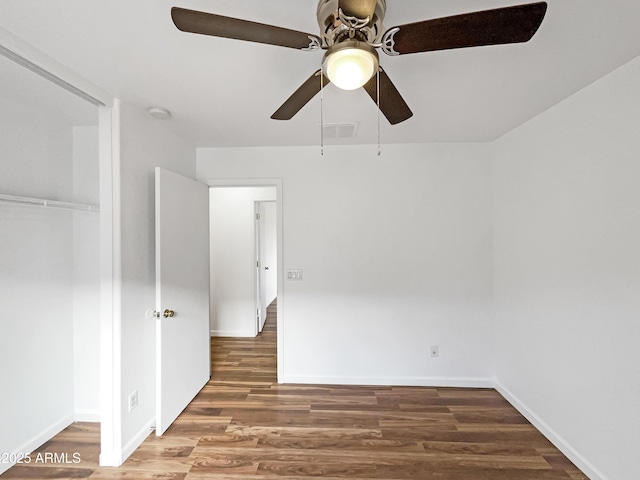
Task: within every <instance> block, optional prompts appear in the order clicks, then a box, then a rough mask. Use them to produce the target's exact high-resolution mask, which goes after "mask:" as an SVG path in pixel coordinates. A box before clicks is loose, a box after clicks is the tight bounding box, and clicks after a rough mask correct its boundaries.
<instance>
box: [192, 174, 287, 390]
mask: <svg viewBox="0 0 640 480" xmlns="http://www.w3.org/2000/svg"><path fill="white" fill-rule="evenodd" d="M198 181H200V182H203V183H206V184H207V185H209V187H210V188H211V187H213V188H215V187H275V188H276V201H275V202H276V234H277V239H276V243H277V246H278V248H277V250H278V277H277V278H278V282H277V283H278V292H277V297H276V301H277V305H278V308H277V329H278V335H277V343H276V345H277V351H278V354H277V356H278V366H277V372H278V383H282V379H283V378H284V372H283V366H284V338H285V337H284V310H285V308H284V306H285V288H284V255H283V247H282V245H283V235H282V232H283V214H282V178H231V179H220V178H198ZM254 290H255V286H254Z"/></svg>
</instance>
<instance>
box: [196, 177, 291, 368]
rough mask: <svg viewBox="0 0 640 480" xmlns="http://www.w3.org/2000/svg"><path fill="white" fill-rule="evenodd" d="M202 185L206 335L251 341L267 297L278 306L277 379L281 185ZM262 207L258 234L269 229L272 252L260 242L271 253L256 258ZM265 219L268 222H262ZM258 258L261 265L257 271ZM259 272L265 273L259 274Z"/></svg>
mask: <svg viewBox="0 0 640 480" xmlns="http://www.w3.org/2000/svg"><path fill="white" fill-rule="evenodd" d="M205 181H206V180H205ZM207 183H208V184H209V186H210V190H209V191H210V204H209V208H210V239H211V250H210V259H211V266H210V270H211V291H210V299H211V300H210V322H211V336H212V337H255V336H256V335H258V333H259V332H260V330H261V327H262V325H263V324H264V321H263V317H264V319H266V315H267V307H268V303H267V302H268V300H267V298H269V300H271V298H270V296H274V298H275V300H276V303H277V305H278V308H277V312H276V317H277V319H276V324H277V342H276V344H277V358H278V362H277V371H278V378H279V379H280V378H282V371H281V369H282V353H283V329H282V324H283V312H284V308H283V307H284V295H283V293H284V292H283V276H282V271H283V269H282V204H281V201H280V199H281V198H282V181H281V180H280V179H267V180H255V179H251V180H209V181H207ZM263 203H264V205H262V206H261V204H263ZM262 207H264V209H265V211H266V213H265V217H266V219H267V221H268V222H269V223H270V225H271V226H270V227H267V226H266V225H265V226H264V227H263V230H267V229H269V228H270V229H272V230H275V232H273V233H274V234H273V236H272V237H270V238H271V239H272V240H270V241H271V242H273V243H275V248H269V240H266V243H265V240H263V241H262V242H261V243H262V244H263V247H267V248H268V249H269V250H270V251H271V252H272V253H271V254H267V253H266V252H263V253H262V254H261V253H260V251H259V247H258V245H257V238H258V234H259V232H257V230H258V229H259V228H260V224H259V220H258V219H257V217H256V214H257V213H260V214H262V212H261V210H262ZM265 217H262V219H263V220H264V219H265ZM270 217H271V220H268V219H269V218H270ZM273 217H275V218H273ZM260 238H263V239H264V235H260ZM269 255H271V257H270V256H269ZM274 256H275V258H273V257H274ZM260 257H262V263H261V264H260V265H261V266H260V267H258V261H260ZM265 261H266V263H268V265H266V264H265ZM265 267H269V269H268V270H265ZM265 272H269V273H270V275H267V276H265V275H264V273H265ZM261 273H262V275H260V274H261ZM261 277H262V280H261ZM260 284H262V286H263V287H264V292H265V293H264V294H263V295H262V296H261V300H260V301H259V300H258V297H259V294H258V292H259V291H262V290H263V287H261V286H260ZM267 292H271V293H267ZM263 303H264V306H262V304H263ZM261 324H262V325H261Z"/></svg>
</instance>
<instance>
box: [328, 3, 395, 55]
mask: <svg viewBox="0 0 640 480" xmlns="http://www.w3.org/2000/svg"><path fill="white" fill-rule="evenodd" d="M339 4H340V0H320V1H319V2H318V25H319V27H320V33H321V37H322V48H328V47H331V46H332V45H334V44H336V43H340V42H342V41H343V40H345V39H346V38H349V30H350V26H349V25H348V24H345V22H343V21H342V19H340V17H339V12H338V11H339ZM386 11H387V2H386V0H377V2H376V8H375V13H374V14H373V18H370V19H369V22H368V23H366V24H365V25H364V26H363V27H361V28H358V31H357V40H360V41H362V42H366V43H369V44H374V43H379V42H380V39H381V38H382V35H383V34H384V27H383V26H382V22H383V20H384V16H385V14H386ZM359 20H365V19H359Z"/></svg>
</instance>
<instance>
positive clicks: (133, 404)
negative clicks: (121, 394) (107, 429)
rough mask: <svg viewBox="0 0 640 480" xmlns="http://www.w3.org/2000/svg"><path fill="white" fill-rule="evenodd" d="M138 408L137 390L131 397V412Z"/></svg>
mask: <svg viewBox="0 0 640 480" xmlns="http://www.w3.org/2000/svg"><path fill="white" fill-rule="evenodd" d="M137 406H138V391H137V390H135V391H134V392H133V393H132V394H131V395H129V411H130V412H131V411H132V410H133V409H134V408H136V407H137Z"/></svg>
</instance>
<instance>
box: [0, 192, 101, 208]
mask: <svg viewBox="0 0 640 480" xmlns="http://www.w3.org/2000/svg"><path fill="white" fill-rule="evenodd" d="M0 203H4V204H11V205H27V206H31V207H46V208H61V209H63V210H76V211H81V212H100V207H98V206H97V205H84V204H81V203H72V202H61V201H59V200H47V199H44V198H31V197H18V196H15V195H5V194H1V193H0Z"/></svg>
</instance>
